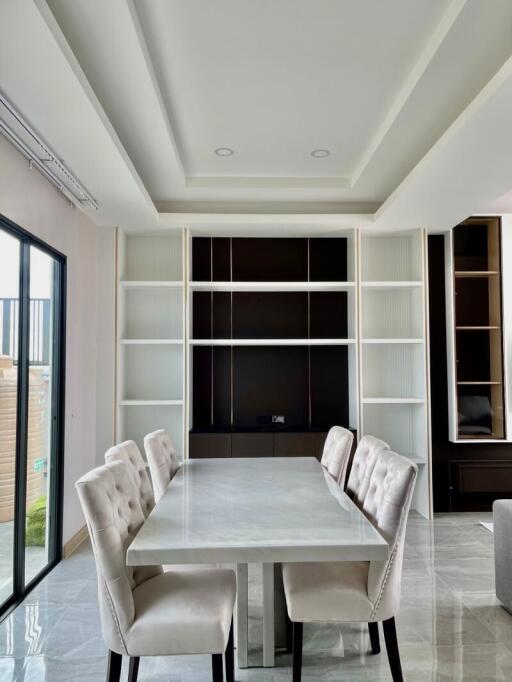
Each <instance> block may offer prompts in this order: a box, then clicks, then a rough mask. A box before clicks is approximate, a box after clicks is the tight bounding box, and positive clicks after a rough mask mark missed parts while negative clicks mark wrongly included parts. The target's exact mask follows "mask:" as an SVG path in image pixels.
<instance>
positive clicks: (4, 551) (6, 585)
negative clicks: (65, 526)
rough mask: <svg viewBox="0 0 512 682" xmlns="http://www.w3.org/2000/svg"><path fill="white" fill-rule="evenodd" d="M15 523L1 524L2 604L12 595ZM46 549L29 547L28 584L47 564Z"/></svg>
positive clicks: (27, 559)
mask: <svg viewBox="0 0 512 682" xmlns="http://www.w3.org/2000/svg"><path fill="white" fill-rule="evenodd" d="M13 536H14V523H13V522H12V521H3V522H0V548H1V549H0V603H1V602H3V601H4V600H5V599H7V597H9V596H10V595H11V594H12V559H13V546H14V542H13ZM47 561H48V557H47V554H46V547H27V549H26V554H25V571H26V576H27V582H29V581H30V580H32V578H33V577H34V576H35V575H37V574H38V573H39V572H40V571H41V570H42V569H43V568H44V567H45V566H46V564H47Z"/></svg>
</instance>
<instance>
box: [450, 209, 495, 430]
mask: <svg viewBox="0 0 512 682" xmlns="http://www.w3.org/2000/svg"><path fill="white" fill-rule="evenodd" d="M500 232H501V221H500V219H499V218H494V217H493V218H470V219H468V220H466V221H465V222H463V223H461V224H460V225H457V227H455V228H454V230H453V294H454V301H453V309H454V315H453V322H454V326H455V334H454V336H455V342H454V346H455V367H454V373H455V387H456V389H455V400H456V414H457V423H456V428H455V429H454V431H455V438H456V440H464V441H467V440H475V441H478V440H501V439H504V438H505V410H504V392H503V338H502V303H501V249H500V244H501V234H500Z"/></svg>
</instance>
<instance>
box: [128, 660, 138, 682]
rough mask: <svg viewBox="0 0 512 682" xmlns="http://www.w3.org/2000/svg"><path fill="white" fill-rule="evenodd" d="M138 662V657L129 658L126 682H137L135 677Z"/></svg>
mask: <svg viewBox="0 0 512 682" xmlns="http://www.w3.org/2000/svg"><path fill="white" fill-rule="evenodd" d="M139 662H140V658H139V657H138V656H130V667H129V668H128V682H137V676H138V674H139Z"/></svg>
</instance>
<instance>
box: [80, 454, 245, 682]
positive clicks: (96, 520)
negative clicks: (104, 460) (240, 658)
mask: <svg viewBox="0 0 512 682" xmlns="http://www.w3.org/2000/svg"><path fill="white" fill-rule="evenodd" d="M76 488H77V491H78V496H79V498H80V502H81V505H82V509H83V512H84V515H85V519H86V521H87V527H88V529H89V534H90V538H91V543H92V547H93V551H94V558H95V560H96V571H97V575H98V599H99V605H100V613H101V625H102V631H103V638H104V640H105V643H106V645H107V647H108V649H109V665H108V672H107V680H108V681H109V682H118V681H119V679H120V673H121V662H122V656H123V655H125V656H130V667H129V682H136V679H137V672H138V666H139V657H140V656H172V655H175V654H211V655H212V673H213V681H214V682H222V680H223V678H224V676H223V671H222V668H223V666H222V654H223V653H225V657H226V678H227V680H228V682H231V681H232V680H233V629H232V616H233V605H234V601H235V592H236V581H235V574H234V572H233V571H231V570H225V569H213V570H212V569H209V570H204V571H195V572H180V571H174V572H173V571H169V572H165V573H164V572H163V571H162V568H161V566H144V567H140V568H133V567H130V566H127V565H126V550H127V547H128V545H129V544H130V542H131V541H132V539H133V538H134V537H135V535H136V534H137V532H138V530H139V528H140V526H141V525H142V523H143V522H144V514H143V512H142V509H141V506H140V504H139V494H138V492H137V490H136V488H135V486H134V483H133V478H132V476H131V475H130V473H129V470H128V468H127V467H126V465H125V464H123V463H122V462H111V463H108V464H105V465H104V466H101V467H98V468H97V469H94V470H93V471H91V472H89V473H88V474H86V475H85V476H83V477H82V478H81V479H80V480H79V481H77V483H76Z"/></svg>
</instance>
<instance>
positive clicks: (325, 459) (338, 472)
mask: <svg viewBox="0 0 512 682" xmlns="http://www.w3.org/2000/svg"><path fill="white" fill-rule="evenodd" d="M353 440H354V434H353V433H352V431H349V430H348V429H344V428H343V427H342V426H332V427H331V428H330V429H329V433H328V434H327V438H326V439H325V443H324V449H323V452H322V459H321V460H320V463H321V464H322V466H323V467H324V468H325V469H327V471H328V472H329V473H330V474H331V476H332V477H333V478H334V479H335V480H336V481H337V482H338V483H339V484H340V485H341V486H343V484H344V483H345V476H346V474H347V466H348V460H349V458H350V450H351V448H352V441H353Z"/></svg>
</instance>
